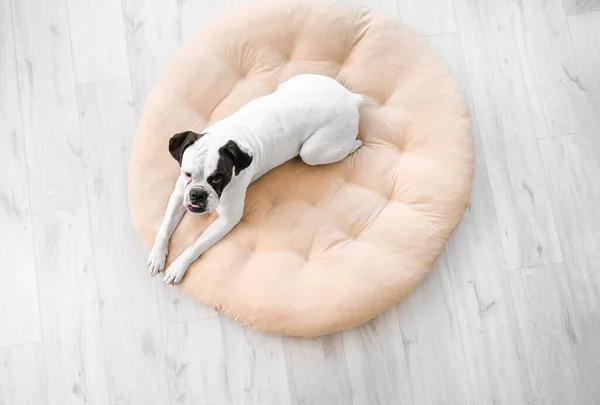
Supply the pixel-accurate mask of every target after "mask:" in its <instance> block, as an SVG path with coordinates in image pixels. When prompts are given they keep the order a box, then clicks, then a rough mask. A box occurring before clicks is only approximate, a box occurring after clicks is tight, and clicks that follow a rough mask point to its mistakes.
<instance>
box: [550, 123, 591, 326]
mask: <svg viewBox="0 0 600 405" xmlns="http://www.w3.org/2000/svg"><path fill="white" fill-rule="evenodd" d="M597 134H598V133H597V132H596V131H593V132H590V133H585V134H576V135H568V136H561V137H558V138H554V139H544V140H540V150H541V153H542V157H543V159H544V167H545V170H546V177H547V178H548V185H549V187H550V195H551V198H552V204H553V206H554V211H555V213H556V214H555V215H556V222H557V225H558V229H559V234H560V238H561V244H562V246H563V254H564V257H565V264H566V269H567V278H568V279H569V280H570V283H571V284H572V285H573V286H574V291H577V293H576V294H575V296H573V297H572V299H573V300H574V305H575V307H576V308H577V309H578V311H580V313H581V314H582V315H584V316H589V317H596V319H598V318H599V317H598V314H600V273H599V272H598V263H600V251H599V250H598V249H597V244H596V243H594V242H592V241H595V240H597V238H599V237H600V212H599V211H598V203H599V202H600V182H599V180H600V163H599V162H598V158H597V157H598V154H599V153H600V142H599V141H598V137H597ZM599 320H600V319H599Z"/></svg>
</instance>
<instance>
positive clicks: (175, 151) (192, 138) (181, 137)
mask: <svg viewBox="0 0 600 405" xmlns="http://www.w3.org/2000/svg"><path fill="white" fill-rule="evenodd" d="M204 135H205V134H197V133H195V132H193V131H186V132H181V133H179V134H175V135H173V136H172V137H171V139H169V152H170V153H171V156H173V159H175V160H176V161H178V162H179V166H181V159H182V158H183V152H185V150H186V148H187V147H188V146H190V145H191V144H193V143H194V142H196V141H197V140H198V139H200V138H202V137H203V136H204Z"/></svg>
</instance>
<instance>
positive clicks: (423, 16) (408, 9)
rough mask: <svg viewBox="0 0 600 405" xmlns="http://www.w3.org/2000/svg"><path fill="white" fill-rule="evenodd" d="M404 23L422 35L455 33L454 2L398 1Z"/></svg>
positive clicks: (442, 0)
mask: <svg viewBox="0 0 600 405" xmlns="http://www.w3.org/2000/svg"><path fill="white" fill-rule="evenodd" d="M398 7H399V8H400V15H401V16H402V21H404V22H405V23H407V24H408V25H410V26H411V27H413V28H416V29H417V31H419V32H420V33H421V34H422V35H434V34H441V33H446V32H455V31H456V30H457V28H456V19H455V16H454V7H453V5H452V0H398Z"/></svg>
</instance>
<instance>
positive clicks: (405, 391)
mask: <svg viewBox="0 0 600 405" xmlns="http://www.w3.org/2000/svg"><path fill="white" fill-rule="evenodd" d="M342 336H343V340H344V349H345V355H346V363H347V365H348V375H349V378H350V385H351V387H352V401H353V404H354V405H363V404H364V405H371V404H372V405H375V404H382V405H383V404H407V405H408V404H413V403H418V402H414V401H413V393H412V389H411V381H410V378H409V376H410V373H411V372H412V371H413V370H412V369H411V368H410V364H407V359H406V356H407V349H408V347H407V346H408V342H405V341H404V339H403V335H402V331H401V330H400V325H399V322H398V313H397V311H396V308H395V307H392V308H390V309H389V310H387V311H386V312H385V313H383V314H381V315H380V316H378V317H377V318H375V319H373V320H372V321H370V322H368V323H366V324H365V325H362V326H360V327H358V328H354V329H351V330H347V331H344V332H343V333H342Z"/></svg>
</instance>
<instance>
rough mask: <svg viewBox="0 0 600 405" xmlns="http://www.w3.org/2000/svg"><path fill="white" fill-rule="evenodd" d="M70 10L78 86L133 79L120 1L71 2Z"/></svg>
mask: <svg viewBox="0 0 600 405" xmlns="http://www.w3.org/2000/svg"><path fill="white" fill-rule="evenodd" d="M67 9H68V12H69V27H70V32H71V46H72V51H73V69H74V73H75V82H76V83H89V82H95V81H100V80H108V79H116V78H121V77H126V76H129V63H128V61H127V43H126V42H125V28H124V23H123V13H122V9H121V2H120V0H67ZM106 27H110V29H106Z"/></svg>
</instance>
